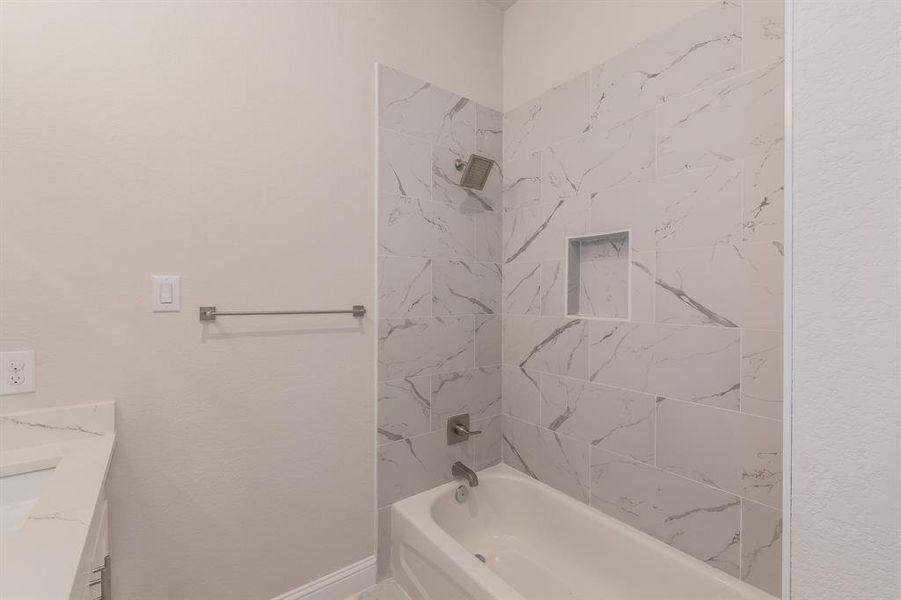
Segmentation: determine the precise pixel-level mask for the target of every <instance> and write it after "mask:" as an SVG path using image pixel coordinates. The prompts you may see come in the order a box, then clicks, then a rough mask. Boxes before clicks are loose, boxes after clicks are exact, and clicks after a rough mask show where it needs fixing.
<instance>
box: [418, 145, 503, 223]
mask: <svg viewBox="0 0 901 600" xmlns="http://www.w3.org/2000/svg"><path fill="white" fill-rule="evenodd" d="M457 160H463V161H467V160H469V154H462V153H459V152H454V151H453V150H448V149H447V148H442V147H440V146H432V200H434V201H436V202H447V203H448V204H453V205H454V206H458V207H459V208H460V210H461V211H462V212H485V211H488V212H491V211H494V210H500V208H501V172H500V169H499V168H497V167H496V166H495V167H492V169H491V172H490V173H489V174H488V179H487V181H486V182H485V187H484V188H483V189H481V190H475V189H472V188H467V187H463V186H462V185H460V178H461V177H462V175H463V174H462V173H461V172H460V171H458V170H457V167H456V161H457Z"/></svg>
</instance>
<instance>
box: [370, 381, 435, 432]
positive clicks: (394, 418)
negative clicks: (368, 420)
mask: <svg viewBox="0 0 901 600" xmlns="http://www.w3.org/2000/svg"><path fill="white" fill-rule="evenodd" d="M430 389H431V383H430V381H429V377H428V376H427V375H426V376H421V377H409V378H407V379H395V380H392V381H381V382H379V396H378V440H379V444H386V443H388V442H396V441H398V440H401V439H403V438H409V437H413V436H416V435H419V434H422V433H427V432H428V431H430V430H431V424H430V420H429V411H430V400H429V398H430Z"/></svg>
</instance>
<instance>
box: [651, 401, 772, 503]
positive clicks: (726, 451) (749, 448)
mask: <svg viewBox="0 0 901 600" xmlns="http://www.w3.org/2000/svg"><path fill="white" fill-rule="evenodd" d="M657 466H658V467H660V468H662V469H666V470H667V471H672V472H674V473H679V474H680V475H683V476H685V477H688V478H690V479H694V480H695V481H699V482H702V483H706V484H709V485H713V486H716V487H718V488H720V489H722V490H726V491H728V492H732V493H733V494H738V495H740V496H743V497H745V498H750V499H752V500H757V501H758V502H763V503H764V504H768V505H770V506H781V504H782V423H781V422H779V421H774V420H772V419H764V418H761V417H756V416H753V415H746V414H743V413H738V412H734V411H729V410H721V409H718V408H714V407H710V406H702V405H699V404H693V403H690V402H680V401H678V400H668V399H661V400H660V401H659V402H658V403H657Z"/></svg>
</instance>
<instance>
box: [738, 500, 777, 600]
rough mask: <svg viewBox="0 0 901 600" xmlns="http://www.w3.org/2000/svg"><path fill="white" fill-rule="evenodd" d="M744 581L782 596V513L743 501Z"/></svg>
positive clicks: (742, 552) (742, 564) (742, 551)
mask: <svg viewBox="0 0 901 600" xmlns="http://www.w3.org/2000/svg"><path fill="white" fill-rule="evenodd" d="M741 578H742V579H743V580H744V581H746V582H748V583H750V584H751V585H756V586H757V587H759V588H761V589H762V590H764V591H765V592H769V593H770V594H772V595H774V596H776V597H777V598H778V597H779V596H780V595H781V594H782V511H780V510H776V509H774V508H769V507H766V506H761V505H760V504H756V503H754V502H749V501H747V500H743V501H742V503H741Z"/></svg>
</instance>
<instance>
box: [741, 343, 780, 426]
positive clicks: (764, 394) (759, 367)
mask: <svg viewBox="0 0 901 600" xmlns="http://www.w3.org/2000/svg"><path fill="white" fill-rule="evenodd" d="M741 411H742V412H746V413H750V414H754V415H761V416H764V417H770V418H773V419H781V418H782V332H781V331H754V330H752V329H744V330H742V332H741Z"/></svg>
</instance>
